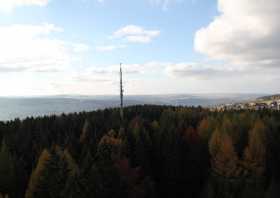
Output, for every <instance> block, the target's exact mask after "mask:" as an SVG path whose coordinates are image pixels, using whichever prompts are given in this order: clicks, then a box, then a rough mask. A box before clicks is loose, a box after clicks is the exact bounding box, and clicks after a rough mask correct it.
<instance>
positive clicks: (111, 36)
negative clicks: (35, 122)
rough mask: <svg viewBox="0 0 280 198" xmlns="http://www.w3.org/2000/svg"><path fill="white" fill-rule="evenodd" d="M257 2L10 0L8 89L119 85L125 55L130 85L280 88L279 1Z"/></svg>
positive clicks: (3, 63)
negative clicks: (279, 53) (119, 69)
mask: <svg viewBox="0 0 280 198" xmlns="http://www.w3.org/2000/svg"><path fill="white" fill-rule="evenodd" d="M258 1H259V3H258V4H259V5H256V4H255V2H254V0H248V1H247V2H245V3H244V1H242V0H236V1H235V2H232V1H230V0H218V1H216V0H207V1H205V0H103V1H101V0H2V1H0V42H1V43H2V47H0V53H1V54H2V57H0V89H1V90H3V91H2V92H1V95H3V96H8V95H9V96H10V95H16V96H19V95H25V96H26V95H54V94H86V95H95V94H118V73H117V71H118V64H119V62H122V63H123V64H124V66H123V67H124V79H125V88H126V93H127V94H167V93H221V92H227V93H232V92H234V93H237V92H239V93H240V92H242V93H243V92H246V93H247V92H250V93H260V92H261V93H263V92H267V93H275V92H278V91H280V89H279V88H278V86H276V85H277V84H278V83H279V81H280V79H279V77H278V74H279V69H278V68H279V67H278V63H279V62H280V61H279V55H278V54H276V53H275V52H274V51H277V50H278V49H279V48H280V47H279V39H278V37H277V36H276V35H277V34H278V33H279V29H280V28H279V24H278V22H277V17H278V15H279V14H277V13H279V6H277V2H276V0H268V1H264V0H258ZM271 8H273V9H271ZM271 10H272V11H271ZM275 39H276V40H275ZM272 41H273V42H272ZM260 79H262V80H261V81H260Z"/></svg>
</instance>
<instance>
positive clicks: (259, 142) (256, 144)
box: [244, 120, 266, 176]
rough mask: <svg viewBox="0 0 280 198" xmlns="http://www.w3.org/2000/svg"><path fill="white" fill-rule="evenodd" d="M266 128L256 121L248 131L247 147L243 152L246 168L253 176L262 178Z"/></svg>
mask: <svg viewBox="0 0 280 198" xmlns="http://www.w3.org/2000/svg"><path fill="white" fill-rule="evenodd" d="M265 132H266V128H265V125H264V123H263V122H262V121H261V120H257V121H256V122H255V124H254V126H253V128H252V129H251V130H250V131H249V141H248V146H247V147H246V149H245V152H244V162H245V166H246V168H248V170H249V172H250V173H251V174H252V175H254V176H262V175H263V173H264V169H265V160H266V159H265V156H266V136H265Z"/></svg>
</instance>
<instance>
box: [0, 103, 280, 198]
mask: <svg viewBox="0 0 280 198" xmlns="http://www.w3.org/2000/svg"><path fill="white" fill-rule="evenodd" d="M124 115H125V119H124V120H123V121H122V122H121V121H120V117H119V110H118V109H105V110H99V111H94V112H87V113H86V112H82V113H74V114H69V115H61V116H46V117H39V118H27V119H24V120H18V119H16V120H14V121H9V122H1V123H0V142H1V143H0V145H1V148H0V198H3V197H4V198H8V197H9V198H23V197H25V198H62V197H66V198H80V197H81V198H90V197H93V198H112V197H114V198H118V197H122V198H125V197H129V198H154V197H158V198H173V197H185V198H235V197H236V198H245V197H246V198H251V197H256V198H274V197H280V152H279V151H280V112H277V111H268V110H266V111H228V112H210V111H209V110H207V109H203V108H199V107H197V108H194V107H193V108H191V107H188V108H187V107H171V106H151V105H145V106H133V107H127V108H125V109H124Z"/></svg>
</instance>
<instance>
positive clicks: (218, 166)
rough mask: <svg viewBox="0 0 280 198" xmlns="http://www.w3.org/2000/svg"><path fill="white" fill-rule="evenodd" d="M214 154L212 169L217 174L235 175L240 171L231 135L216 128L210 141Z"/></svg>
mask: <svg viewBox="0 0 280 198" xmlns="http://www.w3.org/2000/svg"><path fill="white" fill-rule="evenodd" d="M209 151H210V154H211V156H212V161H211V164H212V169H213V171H214V172H215V173H216V174H219V175H222V176H225V177H235V176H237V175H236V174H237V171H238V166H237V165H238V156H237V154H236V152H235V150H234V147H233V143H232V139H231V137H230V136H229V135H228V134H227V133H222V132H221V131H220V130H219V129H216V130H215V131H214V133H213V135H212V137H211V139H210V142H209Z"/></svg>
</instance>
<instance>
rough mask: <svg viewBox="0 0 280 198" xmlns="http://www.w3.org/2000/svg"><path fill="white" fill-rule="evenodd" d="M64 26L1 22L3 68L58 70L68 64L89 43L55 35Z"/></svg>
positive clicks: (0, 65)
mask: <svg viewBox="0 0 280 198" xmlns="http://www.w3.org/2000/svg"><path fill="white" fill-rule="evenodd" d="M62 31H63V29H62V28H60V27H57V26H55V25H53V24H40V25H22V24H21V25H17V24H15V25H8V26H0V43H1V45H0V54H1V56H0V71H1V72H5V71H6V72H16V71H27V70H28V71H39V72H43V71H57V70H60V69H62V68H64V67H67V66H68V65H69V64H70V62H71V61H72V59H73V57H74V55H75V54H77V53H80V52H83V51H85V50H87V49H88V47H87V45H85V44H81V43H73V42H68V41H65V40H61V39H56V38H53V34H55V33H60V32H62Z"/></svg>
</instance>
